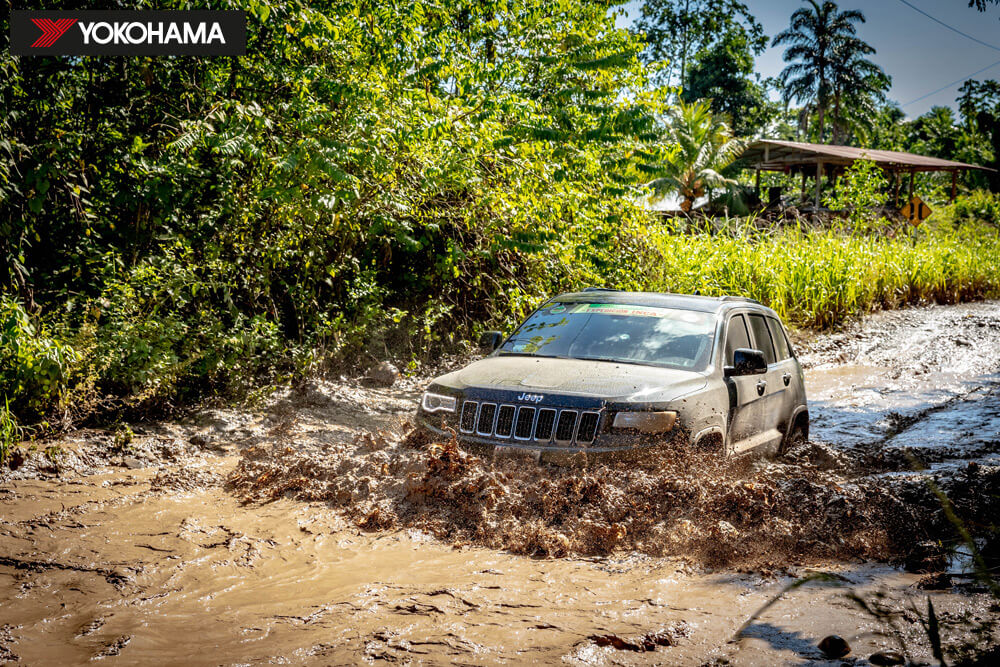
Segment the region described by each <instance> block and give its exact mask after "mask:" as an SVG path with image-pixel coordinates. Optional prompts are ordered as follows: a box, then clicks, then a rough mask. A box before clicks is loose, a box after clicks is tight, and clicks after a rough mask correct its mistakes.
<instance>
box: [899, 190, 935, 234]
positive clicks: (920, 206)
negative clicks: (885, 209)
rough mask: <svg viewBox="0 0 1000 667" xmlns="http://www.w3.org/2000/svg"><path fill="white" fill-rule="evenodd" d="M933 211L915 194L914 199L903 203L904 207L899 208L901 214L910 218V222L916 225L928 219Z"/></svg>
mask: <svg viewBox="0 0 1000 667" xmlns="http://www.w3.org/2000/svg"><path fill="white" fill-rule="evenodd" d="M932 212H933V211H931V207H930V206H928V205H927V204H925V203H924V200H923V199H921V198H920V197H918V196H916V195H913V199H911V200H910V201H909V202H908V203H907V204H905V205H903V208H901V209H899V213H900V215H902V216H903V217H904V218H906V219H907V220H909V221H910V224H911V225H913V226H914V227H916V226H917V225H919V224H920V223H921V222H923V221H924V220H926V219H927V217H928V216H929V215H930V214H931V213H932Z"/></svg>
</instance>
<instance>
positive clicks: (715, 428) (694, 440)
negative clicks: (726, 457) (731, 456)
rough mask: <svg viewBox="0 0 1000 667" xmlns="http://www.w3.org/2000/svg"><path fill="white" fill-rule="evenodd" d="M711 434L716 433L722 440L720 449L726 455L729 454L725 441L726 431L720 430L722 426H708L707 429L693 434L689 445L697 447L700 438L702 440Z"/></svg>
mask: <svg viewBox="0 0 1000 667" xmlns="http://www.w3.org/2000/svg"><path fill="white" fill-rule="evenodd" d="M713 433H718V434H719V436H720V437H721V438H722V448H723V450H724V451H725V452H726V453H729V443H728V442H727V441H726V431H725V429H723V428H722V426H719V425H718V424H715V425H713V426H709V427H707V428H703V429H702V430H700V431H698V432H697V433H695V434H694V435H692V436H691V445H692V446H697V444H698V442H699V441H700V440H701V439H702V438H704V437H706V436H709V435H711V434H713Z"/></svg>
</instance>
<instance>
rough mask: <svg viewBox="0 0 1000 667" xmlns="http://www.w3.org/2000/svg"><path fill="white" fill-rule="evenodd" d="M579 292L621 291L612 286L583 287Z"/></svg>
mask: <svg viewBox="0 0 1000 667" xmlns="http://www.w3.org/2000/svg"><path fill="white" fill-rule="evenodd" d="M580 291H581V292H621V290H620V289H614V288H613V287H584V288H583V289H582V290H580Z"/></svg>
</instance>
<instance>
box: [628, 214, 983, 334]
mask: <svg viewBox="0 0 1000 667" xmlns="http://www.w3.org/2000/svg"><path fill="white" fill-rule="evenodd" d="M653 241H654V243H655V245H656V247H657V248H658V249H659V251H660V253H661V254H662V262H661V263H660V265H659V266H656V267H653V268H651V269H650V274H649V276H648V285H649V289H654V290H660V291H668V292H678V293H694V292H699V293H701V294H704V295H709V296H719V295H723V294H738V295H744V296H749V297H751V298H754V299H757V300H758V301H761V302H762V303H765V304H767V305H768V306H770V307H771V308H773V309H774V310H775V311H777V313H778V314H779V315H780V316H781V317H782V318H783V319H785V320H786V321H789V322H791V323H794V324H795V325H797V326H802V327H811V328H824V327H829V326H834V325H837V324H839V323H841V322H842V321H844V320H845V319H846V318H848V317H850V316H853V315H859V314H863V313H866V312H870V311H873V310H878V309H885V308H897V307H900V306H903V305H907V304H915V303H921V302H939V303H955V302H959V301H968V300H974V299H983V298H991V297H995V296H998V295H1000V235H998V234H997V232H996V230H995V229H992V228H990V227H986V226H981V227H972V226H968V227H964V228H962V229H958V230H944V229H941V230H935V229H928V230H925V231H922V232H921V233H920V234H919V236H918V237H916V238H915V239H914V238H909V237H906V236H902V235H898V234H897V235H895V236H889V235H888V234H880V233H878V232H875V233H871V234H864V235H851V234H845V233H844V232H842V231H835V230H824V231H806V230H802V229H801V228H798V227H795V228H784V229H779V230H774V231H764V232H761V231H758V230H751V229H750V228H749V226H748V225H742V226H737V227H734V228H730V229H728V230H726V231H723V232H713V231H704V232H697V233H694V234H676V233H671V232H669V231H666V230H664V231H661V232H658V233H656V234H655V235H654V238H653Z"/></svg>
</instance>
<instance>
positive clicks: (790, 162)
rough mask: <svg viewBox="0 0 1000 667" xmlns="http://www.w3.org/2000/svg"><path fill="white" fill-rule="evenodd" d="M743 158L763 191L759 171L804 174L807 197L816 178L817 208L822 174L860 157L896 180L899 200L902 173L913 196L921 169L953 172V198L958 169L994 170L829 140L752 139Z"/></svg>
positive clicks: (804, 187) (840, 169)
mask: <svg viewBox="0 0 1000 667" xmlns="http://www.w3.org/2000/svg"><path fill="white" fill-rule="evenodd" d="M740 160H741V161H745V162H748V163H749V165H748V166H749V168H751V169H753V170H754V171H755V172H756V177H755V183H756V186H757V192H758V193H759V192H760V172H762V171H780V172H783V173H786V174H796V173H801V174H802V192H803V198H805V192H806V178H807V177H809V176H814V177H815V179H816V187H815V192H816V200H815V205H816V208H819V203H820V190H821V189H822V183H823V176H824V174H826V175H834V174H836V173H837V172H839V171H842V170H843V169H844V168H846V167H848V166H850V165H852V164H854V162H855V161H857V160H871V161H872V162H874V163H875V164H877V165H878V166H879V167H881V168H882V169H883V170H884V171H885V172H886V173H887V174H888V175H889V177H890V180H891V181H892V182H893V183H894V187H895V195H896V199H897V201H898V199H899V189H900V185H901V179H902V176H903V175H905V174H909V177H910V178H909V193H910V196H911V197H912V196H913V175H914V174H915V173H917V172H922V171H945V172H950V173H951V198H952V199H953V200H954V199H955V195H956V191H957V185H958V173H959V172H960V171H967V170H970V169H978V170H982V171H993V170H992V169H988V168H987V167H982V166H979V165H975V164H966V163H964V162H953V161H952V160H942V159H940V158H935V157H928V156H926V155H916V154H914V153H903V152H900V151H881V150H874V149H870V148H855V147H853V146H832V145H828V144H810V143H805V142H799V141H780V140H777V139H762V140H760V141H755V142H753V143H751V144H750V145H749V146H747V148H746V149H745V150H744V151H743V154H742V155H741V156H740Z"/></svg>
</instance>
